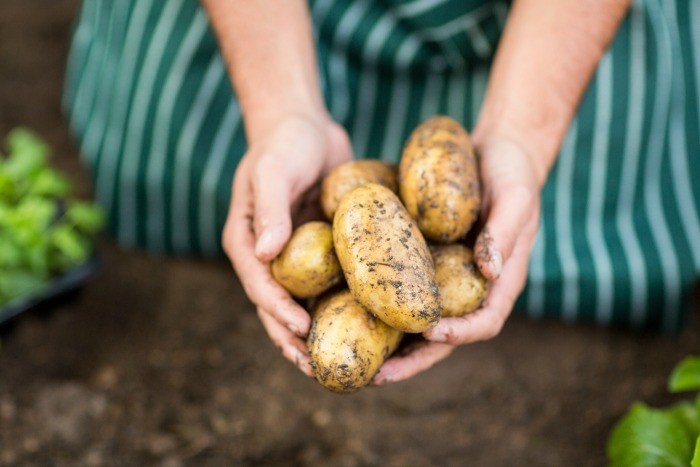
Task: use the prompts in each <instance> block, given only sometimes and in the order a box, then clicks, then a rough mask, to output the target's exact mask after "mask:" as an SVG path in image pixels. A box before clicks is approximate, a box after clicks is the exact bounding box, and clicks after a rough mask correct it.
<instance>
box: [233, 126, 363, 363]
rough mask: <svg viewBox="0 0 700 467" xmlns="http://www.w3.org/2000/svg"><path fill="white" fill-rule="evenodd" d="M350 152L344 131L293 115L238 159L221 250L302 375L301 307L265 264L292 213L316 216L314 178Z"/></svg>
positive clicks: (285, 234) (304, 325)
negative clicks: (239, 160) (309, 207)
mask: <svg viewBox="0 0 700 467" xmlns="http://www.w3.org/2000/svg"><path fill="white" fill-rule="evenodd" d="M350 158H351V149H350V142H349V139H348V137H347V135H346V133H345V131H344V130H343V129H342V128H341V127H340V126H338V125H337V124H335V123H333V122H331V121H330V120H325V121H324V120H318V121H316V120H312V119H310V118H308V117H302V116H298V115H293V116H290V117H289V118H286V119H283V120H281V121H280V122H279V123H278V124H277V125H275V126H274V127H273V128H271V129H270V132H269V133H268V134H265V133H263V134H261V139H260V140H259V142H255V143H253V144H251V146H250V149H249V151H248V152H247V154H246V155H245V156H244V157H243V159H242V160H241V163H240V165H239V167H238V170H237V171H236V175H235V177H234V182H233V198H232V203H231V209H230V212H229V215H228V219H227V222H226V225H225V227H224V232H223V245H224V250H225V251H226V253H227V255H228V256H229V258H230V259H231V261H232V263H233V265H234V268H235V269H236V272H237V273H238V277H239V279H240V280H241V283H242V284H243V288H244V289H245V292H246V294H247V295H248V297H249V298H250V300H251V301H252V302H253V303H254V304H255V305H256V306H257V311H258V316H259V317H260V321H261V322H262V324H263V326H264V327H265V329H266V330H267V333H268V334H269V336H270V339H272V341H273V342H274V343H275V344H276V345H277V346H278V347H279V348H280V349H281V351H282V354H283V355H284V356H285V357H286V358H287V359H288V360H290V361H291V362H293V363H294V364H295V365H297V366H298V367H299V368H300V369H301V370H302V371H303V372H304V373H306V374H307V375H309V376H311V367H310V366H309V356H308V351H307V346H306V342H305V341H304V340H302V339H301V337H303V336H306V335H307V333H308V332H309V328H310V325H311V322H310V321H311V320H310V317H309V314H308V313H307V312H306V311H305V310H304V309H303V308H302V307H301V306H300V305H299V304H298V303H297V302H296V301H295V300H294V299H293V298H292V297H291V296H290V295H289V293H287V291H286V290H284V289H283V288H282V287H281V286H280V285H279V284H277V282H276V281H275V280H274V278H273V277H272V274H271V272H270V264H269V263H270V261H271V260H272V259H274V258H275V257H276V256H277V255H278V254H279V253H280V251H282V248H283V247H284V245H285V244H286V243H287V240H289V237H290V236H291V233H292V219H295V220H296V221H297V222H303V221H304V220H305V219H304V217H306V216H310V217H316V218H318V217H317V216H314V215H315V214H320V210H319V208H318V206H319V201H318V190H317V187H318V183H319V181H320V179H321V177H322V176H323V175H325V174H326V173H327V172H328V171H329V170H330V169H331V168H332V167H334V166H335V165H338V164H340V163H342V162H345V161H347V160H349V159H350ZM308 206H314V207H316V209H315V210H308V209H306V208H307V207H308ZM302 211H306V213H304V212H302ZM314 211H315V212H314Z"/></svg>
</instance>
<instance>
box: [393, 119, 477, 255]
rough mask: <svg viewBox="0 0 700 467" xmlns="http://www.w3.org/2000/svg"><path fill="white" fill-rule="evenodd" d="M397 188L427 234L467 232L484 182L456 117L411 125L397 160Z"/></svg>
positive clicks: (443, 237) (448, 237)
mask: <svg viewBox="0 0 700 467" xmlns="http://www.w3.org/2000/svg"><path fill="white" fill-rule="evenodd" d="M399 193H400V194H401V200H402V201H403V203H404V204H405V205H406V209H407V210H408V212H409V213H410V214H411V215H412V216H413V217H414V219H416V221H418V227H419V228H420V230H421V232H423V234H424V235H425V236H426V238H428V239H430V240H434V241H436V242H441V243H452V242H455V241H457V240H458V239H460V238H462V237H464V236H465V235H466V234H467V232H469V229H470V228H471V226H472V224H473V223H474V221H475V220H476V218H477V217H478V215H479V209H480V206H481V188H480V186H479V174H478V167H477V160H476V156H475V154H474V149H473V148H472V145H471V142H470V140H469V136H468V135H467V132H466V131H465V130H464V128H462V126H461V125H460V124H459V123H458V122H456V121H455V120H453V119H451V118H449V117H444V116H437V117H433V118H430V119H428V120H426V121H425V122H423V123H422V124H420V125H419V126H418V128H416V129H415V130H414V131H413V133H412V134H411V136H410V138H409V139H408V141H407V143H406V146H405V147H404V150H403V155H402V157H401V163H400V165H399Z"/></svg>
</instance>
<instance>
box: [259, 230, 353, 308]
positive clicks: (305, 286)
mask: <svg viewBox="0 0 700 467" xmlns="http://www.w3.org/2000/svg"><path fill="white" fill-rule="evenodd" d="M271 270H272V276H273V277H274V278H275V280H276V281H277V282H278V283H279V284H280V285H281V286H282V287H284V288H285V289H286V290H287V291H288V292H289V293H290V294H292V295H293V296H295V297H297V298H311V297H316V296H318V295H320V294H322V293H323V292H325V291H326V290H328V289H330V288H331V287H333V286H334V285H336V284H338V283H339V282H340V281H342V280H343V271H342V270H341V269H340V263H339V262H338V258H337V257H336V255H335V248H334V247H333V229H332V228H331V225H330V224H329V223H327V222H307V223H306V224H304V225H301V226H300V227H298V228H297V229H296V230H295V231H294V233H292V237H291V238H290V239H289V241H288V242H287V245H286V246H285V247H284V249H283V250H282V252H281V253H280V254H279V256H278V257H277V258H275V259H274V260H273V261H272V265H271Z"/></svg>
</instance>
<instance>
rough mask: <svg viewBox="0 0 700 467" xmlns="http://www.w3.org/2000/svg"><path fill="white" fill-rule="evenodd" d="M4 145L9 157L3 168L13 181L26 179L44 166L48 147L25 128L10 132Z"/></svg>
mask: <svg viewBox="0 0 700 467" xmlns="http://www.w3.org/2000/svg"><path fill="white" fill-rule="evenodd" d="M6 145H7V148H8V150H9V157H8V159H7V161H6V162H5V168H6V170H7V173H9V174H10V175H11V176H12V177H13V178H14V179H15V180H23V179H26V178H27V177H30V176H31V175H32V174H34V173H35V172H36V171H38V170H41V168H42V167H44V166H45V165H46V159H47V157H48V155H49V147H48V146H47V145H46V143H45V142H44V141H43V140H42V139H41V138H40V137H39V136H37V135H36V134H35V133H33V132H31V131H29V130H27V129H26V128H16V129H14V130H12V131H11V132H10V133H9V134H8V135H7V139H6Z"/></svg>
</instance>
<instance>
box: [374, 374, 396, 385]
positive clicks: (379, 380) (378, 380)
mask: <svg viewBox="0 0 700 467" xmlns="http://www.w3.org/2000/svg"><path fill="white" fill-rule="evenodd" d="M393 380H394V377H393V376H391V375H388V374H382V375H380V376H379V377H375V379H374V383H375V384H377V385H379V386H381V385H384V384H387V383H391V382H392V381H393Z"/></svg>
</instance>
